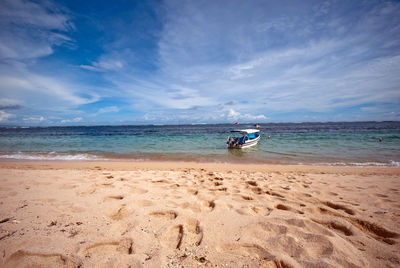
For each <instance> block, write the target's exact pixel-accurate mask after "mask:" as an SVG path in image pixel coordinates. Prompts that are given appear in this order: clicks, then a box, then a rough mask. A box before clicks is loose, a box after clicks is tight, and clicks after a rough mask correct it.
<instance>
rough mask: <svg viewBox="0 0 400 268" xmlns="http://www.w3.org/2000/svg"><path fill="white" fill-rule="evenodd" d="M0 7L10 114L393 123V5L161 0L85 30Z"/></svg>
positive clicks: (69, 15)
mask: <svg viewBox="0 0 400 268" xmlns="http://www.w3.org/2000/svg"><path fill="white" fill-rule="evenodd" d="M2 5H3V6H4V7H5V8H2V9H1V11H0V26H1V27H2V29H4V30H3V31H2V32H1V33H0V37H1V38H0V80H1V85H0V87H1V92H0V97H1V98H3V99H14V100H18V104H16V105H17V106H14V108H15V109H14V111H15V112H14V111H13V113H15V114H16V115H17V117H16V118H15V117H14V119H15V120H16V121H17V120H18V118H20V119H21V120H22V118H24V117H25V118H29V117H32V116H28V115H26V114H23V113H24V112H25V113H26V112H29V113H32V114H43V116H44V118H50V116H52V115H56V116H57V118H60V119H58V122H62V121H64V122H63V123H77V122H74V121H72V120H74V118H81V120H82V121H80V123H84V122H85V120H87V119H90V120H94V121H93V122H100V120H105V119H107V120H110V122H111V121H113V120H114V121H116V120H123V119H121V118H123V116H122V115H126V117H125V118H130V119H132V118H133V119H132V120H133V121H134V122H138V123H140V122H146V123H150V122H151V123H157V122H164V123H168V122H171V123H179V122H186V123H188V122H230V121H234V120H235V121H236V120H239V121H306V120H321V121H324V120H344V119H346V120H381V119H392V120H393V119H397V120H398V119H399V118H398V114H399V112H400V108H399V107H400V105H399V102H400V89H399V85H400V76H399V75H398V74H399V73H400V39H399V38H397V36H400V26H399V25H400V17H399V16H398V14H400V4H399V3H398V2H390V1H389V2H380V1H368V2H360V1H352V2H348V1H346V2H343V1H324V2H318V1H316V2H314V1H306V2H304V1H303V2H301V3H299V2H296V1H293V2H289V4H286V5H282V4H281V3H280V2H278V1H240V0H234V1H211V2H210V1H183V2H176V1H168V0H166V1H163V2H162V3H161V4H157V5H155V4H147V3H140V4H138V5H137V6H135V8H132V7H131V6H129V5H128V6H126V7H122V8H120V9H118V8H116V9H115V10H116V11H115V12H117V11H118V12H117V13H116V14H112V16H105V17H104V16H103V17H101V16H100V15H99V17H101V18H97V20H96V16H91V18H90V23H89V24H90V27H92V28H90V27H89V26H88V25H87V23H88V20H85V23H86V24H83V23H82V21H78V18H81V17H82V16H83V15H84V14H79V12H80V10H75V11H74V12H75V13H74V12H72V11H69V10H68V9H66V8H63V7H61V6H60V5H58V4H54V3H52V2H50V1H45V2H32V1H20V0H17V1H9V0H7V1H4V3H2ZM93 8H94V10H96V6H94V7H93ZM78 9H79V8H78ZM122 9H123V10H122ZM125 9H126V10H127V12H125V11H126V10H125ZM32 11H34V12H32ZM99 11H101V10H99ZM128 11H129V12H128ZM6 13H7V14H6ZM106 15H107V14H106ZM93 25H95V26H93ZM80 27H83V29H82V28H80ZM85 27H88V28H85ZM93 27H94V28H95V29H94V30H98V29H101V30H99V31H97V32H95V33H96V34H93V32H92V30H93ZM80 30H81V35H79V34H77V33H78V32H79V31H80ZM88 33H89V34H88ZM71 46H72V47H71ZM66 47H71V48H74V47H76V48H79V49H77V51H76V53H77V56H76V58H74V61H71V62H70V64H69V62H68V64H66V63H65V62H66V60H65V59H66V58H69V57H70V56H71V54H73V53H71V51H69V52H60V50H61V49H60V48H66ZM63 53H65V54H63ZM46 56H47V58H46ZM49 56H51V57H49ZM45 63H48V66H46V65H45ZM50 63H51V64H50ZM45 66H46V67H45ZM49 66H50V67H49ZM53 66H57V67H59V68H60V71H59V72H55V71H54V70H51V71H49V68H52V67H53ZM57 67H56V68H57ZM60 74H61V75H60ZM48 100H51V101H48ZM121 103H122V104H123V105H124V106H123V107H124V108H123V109H121V108H120V107H121V106H120V105H119V104H121ZM1 107H2V106H1V102H0V110H3V112H10V111H11V109H12V108H8V110H7V111H6V110H5V109H6V108H4V109H1ZM4 107H6V106H4ZM9 107H12V105H11V104H10V105H9ZM17 108H19V109H17ZM28 108H29V109H30V110H29V111H27V110H24V109H28ZM45 109H47V110H48V111H50V110H51V111H52V112H54V111H56V110H57V114H51V113H50V112H47V113H46V112H45V113H43V112H44V111H43V110H45ZM63 110H64V112H62V111H63ZM66 111H68V113H67V112H66ZM71 112H72V114H73V115H71ZM129 113H130V114H129ZM346 113H347V115H346ZM386 116H389V118H387V117H386ZM4 118H5V116H4ZM71 118H72V119H71ZM11 119H13V118H12V116H10V117H8V120H11ZM96 120H97V121H96ZM22 121H23V120H22ZM101 122H103V121H101Z"/></svg>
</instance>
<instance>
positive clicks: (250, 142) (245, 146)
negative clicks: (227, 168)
mask: <svg viewBox="0 0 400 268" xmlns="http://www.w3.org/2000/svg"><path fill="white" fill-rule="evenodd" d="M260 137H261V136H258V137H257V138H255V139H252V140H247V141H246V142H245V143H244V144H240V145H234V144H232V145H230V144H228V148H237V149H242V148H248V147H251V146H254V145H256V144H257V143H258V141H259V140H260Z"/></svg>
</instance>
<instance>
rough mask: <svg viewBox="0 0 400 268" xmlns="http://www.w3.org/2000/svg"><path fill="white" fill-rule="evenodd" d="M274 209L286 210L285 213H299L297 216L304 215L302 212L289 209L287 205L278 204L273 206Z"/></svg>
mask: <svg viewBox="0 0 400 268" xmlns="http://www.w3.org/2000/svg"><path fill="white" fill-rule="evenodd" d="M275 208H277V209H280V210H286V211H291V212H295V213H299V214H304V212H303V211H300V210H296V209H294V208H292V207H289V206H287V205H283V204H278V205H276V206H275Z"/></svg>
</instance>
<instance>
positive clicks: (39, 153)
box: [0, 122, 400, 167]
mask: <svg viewBox="0 0 400 268" xmlns="http://www.w3.org/2000/svg"><path fill="white" fill-rule="evenodd" d="M245 128H254V126H253V125H252V124H240V125H237V126H235V125H233V124H201V125H146V126H76V127H28V128H27V127H2V128H0V161H7V160H83V161H84V160H100V161H101V160H132V161H139V160H167V161H168V160H173V161H197V162H230V163H270V164H315V165H349V166H398V167H399V166H400V122H351V123H349V122H339V123H338V122H334V123H332V122H330V123H265V124H261V126H260V130H261V140H260V142H259V143H258V145H256V146H254V147H250V148H246V149H227V147H226V140H227V138H228V136H229V135H231V133H230V131H231V130H234V129H245ZM380 138H381V139H382V142H380V141H379V139H380Z"/></svg>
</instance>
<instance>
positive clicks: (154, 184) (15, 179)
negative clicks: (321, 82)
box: [0, 161, 400, 267]
mask: <svg viewBox="0 0 400 268" xmlns="http://www.w3.org/2000/svg"><path fill="white" fill-rule="evenodd" d="M0 200H1V201H0V266H1V267H202V266H205V267H399V266H400V246H399V245H400V168H391V167H328V166H322V167H317V166H300V165H299V166H289V165H287V166H285V165H283V166H278V165H233V164H204V163H188V162H83V161H82V162H67V161H66V162H50V161H49V162H0Z"/></svg>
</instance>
